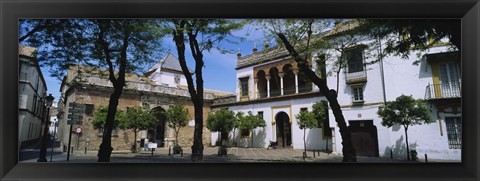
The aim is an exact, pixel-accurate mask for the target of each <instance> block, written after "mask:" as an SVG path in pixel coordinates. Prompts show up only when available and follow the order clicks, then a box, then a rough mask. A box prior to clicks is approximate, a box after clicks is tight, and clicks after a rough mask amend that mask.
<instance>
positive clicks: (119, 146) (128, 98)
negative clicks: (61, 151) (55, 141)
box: [62, 87, 211, 151]
mask: <svg viewBox="0 0 480 181" xmlns="http://www.w3.org/2000/svg"><path fill="white" fill-rule="evenodd" d="M111 91H112V90H109V89H99V88H98V87H97V88H95V87H87V88H85V89H76V90H75V92H76V93H75V94H72V96H70V97H68V99H69V100H71V102H76V103H80V104H93V105H94V109H96V108H97V107H98V106H100V105H104V106H107V105H108V102H109V98H110V94H111ZM168 96H169V95H161V94H149V95H145V93H144V92H143V93H141V92H138V91H125V92H124V93H123V94H122V96H121V97H120V100H119V105H118V108H119V109H121V110H126V108H127V107H138V106H142V103H148V105H150V108H154V107H158V106H161V107H162V108H165V109H167V108H168V106H170V105H173V104H178V103H180V104H182V105H184V106H185V107H186V108H187V109H188V110H189V115H190V118H191V120H193V118H194V107H193V103H192V102H191V101H190V98H185V97H179V96H176V97H172V96H169V98H168V100H169V102H162V100H165V97H168ZM69 102H70V101H69ZM66 109H68V107H67V108H66ZM209 112H210V105H209V104H207V103H206V104H205V106H204V109H203V114H204V115H203V117H204V130H203V143H204V145H207V144H209V143H210V137H211V134H210V131H208V130H207V129H206V126H205V120H206V119H207V116H208V113H209ZM83 120H84V122H83V125H74V126H73V130H75V128H77V127H81V128H82V134H81V135H80V137H79V149H80V150H84V149H85V147H86V146H87V145H86V139H87V138H88V139H89V141H90V142H89V145H88V150H98V149H99V147H100V144H101V142H102V138H103V137H102V133H101V131H99V130H96V129H94V128H93V125H92V120H93V114H92V115H87V114H84V119H83ZM67 128H69V126H67ZM167 129H170V128H167ZM63 132H64V133H66V134H68V130H64V131H63ZM168 132H169V131H165V137H166V138H167V139H174V136H173V134H172V135H171V137H169V135H168V134H167V133H168ZM193 132H194V126H189V125H187V126H186V127H183V128H181V129H180V132H179V143H180V145H181V146H182V147H184V150H185V151H189V150H190V147H191V145H192V143H193ZM66 137H68V136H66ZM140 139H141V134H140V132H138V133H137V145H140ZM111 140H112V147H113V150H129V149H130V147H131V145H132V144H133V143H134V142H133V141H134V133H133V130H120V129H117V130H116V134H115V133H114V134H112V138H111ZM62 144H64V145H67V144H68V140H66V141H63V143H62ZM76 144H77V136H76V134H73V135H72V146H73V147H75V150H76Z"/></svg>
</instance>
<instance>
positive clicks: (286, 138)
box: [275, 111, 292, 148]
mask: <svg viewBox="0 0 480 181" xmlns="http://www.w3.org/2000/svg"><path fill="white" fill-rule="evenodd" d="M275 125H276V132H277V143H278V147H284V148H285V147H290V146H292V128H291V124H290V117H289V116H288V114H287V113H285V112H283V111H281V112H279V113H277V114H276V115H275Z"/></svg>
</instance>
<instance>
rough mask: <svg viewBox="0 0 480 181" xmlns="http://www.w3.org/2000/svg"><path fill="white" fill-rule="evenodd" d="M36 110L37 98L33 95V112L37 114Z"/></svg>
mask: <svg viewBox="0 0 480 181" xmlns="http://www.w3.org/2000/svg"><path fill="white" fill-rule="evenodd" d="M36 108H37V96H36V95H33V104H32V112H34V113H35V110H36Z"/></svg>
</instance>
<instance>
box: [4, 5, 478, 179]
mask: <svg viewBox="0 0 480 181" xmlns="http://www.w3.org/2000/svg"><path fill="white" fill-rule="evenodd" d="M0 12H1V14H0V19H1V21H0V26H1V36H0V43H1V46H0V47H1V49H0V56H1V61H0V70H1V71H0V116H1V117H0V135H1V136H0V179H2V180H52V179H59V180H99V179H101V180H107V179H111V180H133V179H135V180H154V179H155V180H158V179H165V180H190V179H196V180H197V179H198V180H225V179H230V180H257V179H258V180H298V179H303V180H316V179H322V180H478V179H479V152H480V149H479V148H480V144H479V142H480V141H479V133H478V130H480V127H479V124H478V121H479V120H480V119H479V112H480V111H479V110H480V109H479V107H478V105H479V102H480V99H479V96H478V94H479V92H480V91H479V89H478V88H479V85H480V84H479V83H480V82H479V80H478V78H479V74H478V70H479V69H480V66H479V63H478V61H480V53H479V50H480V47H479V45H480V3H479V1H478V0H457V1H455V0H417V1H415V0H389V1H382V0H356V1H353V0H337V1H333V0H323V1H321V0H300V1H293V0H287V1H281V0H259V1H254V0H243V1H235V0H223V1H221V0H201V1H194V0H180V1H172V0H163V1H153V0H143V1H134V0H125V1H121V0H112V1H109V0H102V1H94V0H86V1H78V0H68V1H61V0H39V1H31V0H19V1H13V0H2V1H1V2H0ZM168 17H179V18H186V17H202V18H333V17H335V18H461V19H462V35H463V36H462V58H463V61H462V63H463V65H462V81H463V82H464V84H463V86H464V87H463V89H462V90H463V93H462V95H463V97H464V98H467V99H462V100H463V102H462V108H463V111H462V112H463V113H462V114H463V117H464V119H463V120H464V124H468V127H467V126H464V129H463V131H464V132H463V134H464V136H463V137H464V140H463V149H462V163H461V164H459V163H457V164H453V163H449V164H444V163H428V164H422V163H420V164H380V163H378V164H367V163H325V164H323V163H318V164H310V163H309V164H296V163H288V164H286V163H281V164H271V163H262V164H260V163H252V164H246V163H241V164H240V163H238V164H210V163H200V164H196V163H192V164H133V163H132V164H127V163H121V164H111V163H88V164H49V163H17V162H18V161H17V160H18V159H17V158H18V150H17V139H18V138H17V135H18V129H16V128H17V124H16V122H15V121H14V120H18V110H17V108H18V107H17V106H16V105H18V91H17V88H18V79H17V75H18V72H17V70H18V54H17V52H18V39H17V36H18V33H17V32H18V19H19V18H168Z"/></svg>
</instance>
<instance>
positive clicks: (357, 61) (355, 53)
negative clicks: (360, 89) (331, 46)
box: [345, 48, 363, 73]
mask: <svg viewBox="0 0 480 181" xmlns="http://www.w3.org/2000/svg"><path fill="white" fill-rule="evenodd" d="M345 60H346V61H347V64H348V73H354V72H361V71H363V49H362V48H354V49H350V50H347V51H345Z"/></svg>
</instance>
